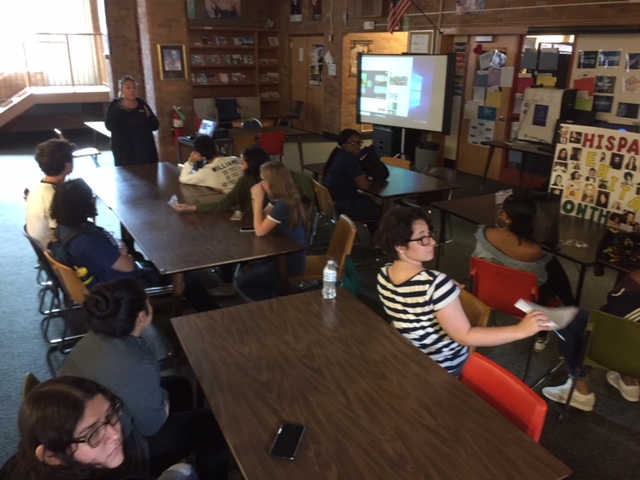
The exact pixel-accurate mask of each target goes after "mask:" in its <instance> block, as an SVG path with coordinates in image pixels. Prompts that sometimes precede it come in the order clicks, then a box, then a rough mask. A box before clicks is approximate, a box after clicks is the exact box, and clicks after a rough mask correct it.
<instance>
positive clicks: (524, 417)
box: [460, 352, 549, 442]
mask: <svg viewBox="0 0 640 480" xmlns="http://www.w3.org/2000/svg"><path fill="white" fill-rule="evenodd" d="M460 380H461V381H462V383H464V384H465V385H466V386H467V387H469V388H470V389H471V390H473V392H474V393H475V394H476V395H478V396H479V397H480V398H482V399H483V400H484V401H485V402H487V403H488V404H489V405H491V406H492V407H493V408H495V409H496V410H498V411H499V412H500V413H501V414H502V415H503V416H504V417H505V418H507V419H508V420H509V421H510V422H511V423H513V424H514V425H515V426H516V427H518V428H519V429H520V430H522V431H523V432H525V433H526V434H527V435H529V436H530V437H531V438H532V439H533V440H535V441H536V442H539V441H540V436H541V435H542V429H543V427H544V421H545V419H546V418H547V410H548V409H549V406H548V405H547V402H545V401H544V400H543V399H542V398H541V397H539V396H538V395H537V394H536V393H535V392H534V391H533V390H531V388H529V387H528V386H527V385H526V384H525V383H524V382H522V381H521V380H520V379H518V378H517V377H516V376H515V375H513V374H512V373H511V372H509V371H508V370H505V369H504V368H502V367H501V366H500V365H498V364H497V363H495V362H492V361H491V360H489V359H488V358H487V357H485V356H483V355H480V354H479V353H477V352H474V353H472V354H471V355H470V357H469V360H468V361H467V363H466V364H465V366H464V369H463V370H462V374H461V375H460Z"/></svg>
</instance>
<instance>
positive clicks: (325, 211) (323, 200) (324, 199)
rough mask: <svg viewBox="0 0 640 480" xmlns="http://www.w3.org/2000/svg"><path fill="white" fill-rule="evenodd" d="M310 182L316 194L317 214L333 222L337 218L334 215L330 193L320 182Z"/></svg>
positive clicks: (334, 210) (333, 205)
mask: <svg viewBox="0 0 640 480" xmlns="http://www.w3.org/2000/svg"><path fill="white" fill-rule="evenodd" d="M311 181H312V182H313V190H314V191H315V192H316V202H318V203H317V205H318V212H319V213H320V214H321V215H324V216H325V217H327V218H328V219H329V220H331V221H332V222H335V221H336V219H337V218H338V216H337V214H336V206H335V204H334V203H333V198H331V192H330V191H329V189H328V188H327V187H325V186H324V185H322V184H321V183H320V182H318V181H316V180H311Z"/></svg>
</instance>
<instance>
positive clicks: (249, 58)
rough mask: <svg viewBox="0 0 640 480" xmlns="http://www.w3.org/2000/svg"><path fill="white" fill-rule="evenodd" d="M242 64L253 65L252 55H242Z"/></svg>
mask: <svg viewBox="0 0 640 480" xmlns="http://www.w3.org/2000/svg"><path fill="white" fill-rule="evenodd" d="M242 63H244V64H245V65H253V55H243V56H242Z"/></svg>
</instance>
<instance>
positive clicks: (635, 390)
mask: <svg viewBox="0 0 640 480" xmlns="http://www.w3.org/2000/svg"><path fill="white" fill-rule="evenodd" d="M600 310H602V311H603V312H605V313H610V314H611V315H615V316H617V317H623V318H628V319H629V320H633V321H635V322H637V321H640V270H635V271H633V272H631V273H630V274H628V275H627V276H625V277H624V278H623V279H622V280H621V281H620V283H619V284H618V285H617V286H616V288H614V289H613V291H611V292H610V293H609V295H608V297H607V303H606V304H605V305H603V306H602V307H601V308H600ZM588 319H589V312H587V311H584V310H581V311H580V312H578V314H577V315H576V318H575V319H574V320H573V321H572V322H571V323H570V324H569V325H567V326H566V327H565V328H564V329H562V330H561V331H560V333H561V334H562V336H563V337H564V338H565V341H563V342H560V348H561V350H562V355H563V356H564V358H565V360H566V361H567V367H568V369H569V378H568V379H567V382H566V383H565V384H563V385H559V386H557V387H545V388H543V389H542V394H543V395H544V396H545V397H547V398H548V399H550V400H553V401H554V402H559V403H565V402H566V401H567V396H568V395H569V390H570V389H571V381H572V378H576V388H575V390H574V392H573V395H572V396H571V403H570V404H571V406H572V407H575V408H578V409H580V410H584V411H586V412H590V411H591V410H593V407H594V405H595V403H596V394H595V393H593V392H592V391H591V388H590V387H589V374H590V372H591V368H590V367H582V368H581V367H580V360H581V358H580V355H581V352H582V348H583V346H584V331H585V328H586V326H587V322H588ZM638 347H639V348H640V345H639V346H638ZM611 348H615V345H612V346H611ZM576 376H577V377H576ZM607 382H609V384H610V385H611V386H613V387H614V388H616V389H617V390H618V391H619V392H620V395H622V398H624V399H625V400H627V401H628V402H638V401H640V386H639V385H638V379H636V378H632V377H628V376H626V375H620V374H619V373H618V372H614V371H609V372H607Z"/></svg>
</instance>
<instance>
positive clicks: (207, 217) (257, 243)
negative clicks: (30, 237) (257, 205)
mask: <svg viewBox="0 0 640 480" xmlns="http://www.w3.org/2000/svg"><path fill="white" fill-rule="evenodd" d="M179 175H180V170H179V169H178V168H177V167H176V166H175V165H172V164H170V163H166V162H162V163H158V164H147V165H135V166H127V167H111V168H101V169H97V170H94V171H93V172H90V173H89V174H88V175H87V176H86V177H85V179H86V180H87V182H88V183H89V185H90V186H91V188H92V189H93V191H94V192H95V193H96V195H98V196H99V197H100V199H101V200H102V201H103V202H104V203H105V204H106V205H107V207H109V208H110V209H111V210H113V212H114V213H115V214H116V216H117V217H118V219H119V220H120V222H121V223H122V225H123V226H124V227H125V228H126V229H127V230H128V231H129V233H130V234H131V236H132V237H133V238H134V239H135V241H136V243H137V244H138V246H139V248H140V250H141V251H142V253H143V254H144V255H145V256H146V257H147V258H149V260H151V261H152V262H153V264H154V265H155V266H156V267H157V269H158V270H159V271H160V273H161V274H163V275H172V280H173V295H174V311H175V312H179V311H180V308H181V304H182V294H183V281H184V272H187V271H192V270H200V269H203V268H209V267H214V266H219V265H225V264H234V263H238V262H244V261H250V260H257V259H260V258H266V257H272V256H278V261H279V264H280V271H281V280H282V281H283V284H285V285H286V261H285V257H284V256H283V255H284V254H287V253H292V252H298V251H300V250H302V249H303V246H301V245H299V244H298V243H296V242H294V241H293V240H291V239H290V238H288V237H287V236H285V235H282V234H279V233H277V232H273V233H272V234H269V235H267V236H265V237H260V238H258V237H256V236H255V235H254V234H252V233H240V231H239V227H240V222H237V221H232V220H231V219H230V218H231V212H225V213H206V214H197V213H192V214H179V213H177V212H176V211H175V210H173V208H172V207H170V206H169V205H168V203H167V202H168V200H169V199H170V198H171V196H172V195H174V194H177V195H178V198H179V201H180V202H186V203H202V202H207V201H212V200H214V199H215V198H216V197H219V194H217V192H215V191H214V190H211V189H209V188H207V187H199V186H195V185H185V184H182V183H180V181H179V180H178V177H179ZM250 222H251V218H245V219H244V221H243V222H242V223H244V224H250Z"/></svg>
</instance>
